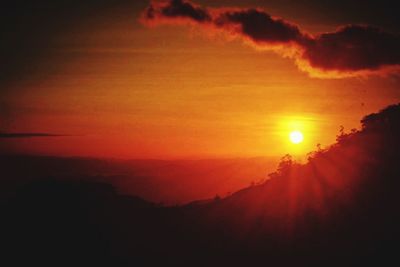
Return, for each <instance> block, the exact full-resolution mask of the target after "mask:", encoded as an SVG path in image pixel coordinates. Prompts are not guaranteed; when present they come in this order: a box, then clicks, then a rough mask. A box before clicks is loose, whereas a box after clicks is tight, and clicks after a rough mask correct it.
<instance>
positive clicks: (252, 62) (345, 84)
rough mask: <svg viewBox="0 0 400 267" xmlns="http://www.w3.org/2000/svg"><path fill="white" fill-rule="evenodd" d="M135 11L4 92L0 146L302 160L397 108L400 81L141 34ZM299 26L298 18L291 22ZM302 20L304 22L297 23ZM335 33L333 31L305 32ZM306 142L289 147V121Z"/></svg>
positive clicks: (64, 152)
mask: <svg viewBox="0 0 400 267" xmlns="http://www.w3.org/2000/svg"><path fill="white" fill-rule="evenodd" d="M138 14H139V10H138V11H137V12H136V13H134V14H132V13H130V12H128V11H126V10H124V11H120V13H119V15H118V16H115V14H113V13H112V12H110V14H108V13H107V14H105V15H104V14H102V16H98V17H94V18H92V19H88V20H84V21H81V22H79V25H77V27H74V28H71V29H69V30H68V31H66V32H65V33H64V34H63V35H61V36H59V37H57V39H55V40H54V41H53V42H54V43H53V46H54V47H55V48H56V49H55V52H54V53H53V52H52V53H50V54H48V55H46V56H45V57H44V58H43V59H42V60H41V62H40V64H38V68H37V69H34V70H32V71H31V73H30V74H29V75H27V76H26V78H25V79H23V80H19V81H16V82H14V83H12V84H10V85H8V86H9V88H8V89H9V90H6V91H4V92H2V93H1V94H0V102H1V103H2V105H4V106H5V107H7V114H6V115H5V116H3V117H2V118H1V119H2V121H0V127H1V128H0V129H1V130H2V131H7V132H49V133H57V134H65V135H71V136H65V137H48V138H27V139H4V140H0V150H2V151H3V152H6V153H9V152H12V153H34V154H50V155H61V156H72V155H78V156H99V157H122V158H205V157H247V156H280V155H284V154H285V153H292V154H305V153H307V152H309V151H311V150H313V149H315V146H316V144H317V143H321V144H322V145H323V146H327V145H329V144H332V143H333V142H334V141H335V136H336V134H337V133H338V132H339V127H340V125H343V126H344V127H345V130H350V129H351V128H358V127H359V120H360V119H361V118H362V116H363V115H366V114H368V113H371V112H375V111H377V110H379V109H381V108H383V107H385V106H386V105H388V104H392V103H395V102H398V101H399V100H400V90H398V87H399V84H400V78H399V77H398V76H395V75H390V76H386V77H379V76H370V77H362V78H359V77H356V78H346V79H316V78H310V77H309V76H308V75H307V74H306V73H304V72H301V71H299V70H298V68H297V67H296V65H295V64H294V63H293V61H292V60H290V59H285V58H282V57H281V56H279V55H277V54H274V53H272V52H265V51H264V52H263V51H256V50H254V49H251V48H249V47H248V46H247V45H245V44H243V43H242V42H241V41H240V40H232V41H227V40H225V39H224V38H221V37H218V36H207V35H206V34H203V33H202V32H201V31H198V30H196V29H193V28H188V27H184V26H178V27H176V26H161V27H156V28H151V29H149V28H147V27H145V26H143V25H141V24H140V23H139V22H138V21H137V17H138ZM290 19H293V20H296V18H290ZM297 22H299V23H301V18H299V19H297ZM302 26H304V28H307V29H310V30H313V29H315V30H331V29H334V28H335V27H336V25H327V24H324V23H322V22H321V23H320V24H318V25H306V24H305V25H302ZM293 122H296V123H298V124H300V125H301V126H300V127H303V128H304V129H302V130H303V133H304V138H305V141H304V142H303V143H302V144H300V145H297V146H295V145H293V144H290V143H289V141H288V138H287V136H288V134H289V132H290V127H291V126H290V125H291V123H293Z"/></svg>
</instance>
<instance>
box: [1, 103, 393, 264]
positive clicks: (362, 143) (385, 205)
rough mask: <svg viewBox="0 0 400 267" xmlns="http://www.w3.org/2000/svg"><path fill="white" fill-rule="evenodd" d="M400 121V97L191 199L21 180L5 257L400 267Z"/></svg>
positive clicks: (5, 228) (19, 260) (10, 208)
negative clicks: (236, 181)
mask: <svg viewBox="0 0 400 267" xmlns="http://www.w3.org/2000/svg"><path fill="white" fill-rule="evenodd" d="M399 122H400V105H399V104H397V105H392V106H389V107H387V108H385V109H384V110H382V111H380V112H378V113H376V114H371V115H368V116H366V117H364V118H363V119H362V121H361V124H362V128H361V130H359V131H352V132H351V133H344V132H343V131H342V132H341V133H340V134H339V135H338V136H337V142H336V143H335V144H334V145H332V146H330V147H329V148H326V149H320V148H319V149H318V150H317V151H315V152H313V153H310V154H309V158H308V162H307V163H305V164H299V163H296V162H295V161H294V160H293V159H292V158H291V157H290V156H285V157H284V158H282V160H281V162H280V164H279V166H278V169H277V170H276V172H274V173H271V174H270V175H269V179H267V180H266V181H265V182H263V183H261V184H257V185H253V186H250V187H247V188H244V189H242V190H240V191H238V192H236V193H233V194H231V195H229V196H227V197H219V196H216V197H215V198H214V199H210V200H204V201H195V202H192V203H189V204H187V205H181V206H161V205H157V204H154V203H151V202H148V201H146V200H143V199H141V198H139V197H133V196H126V195H122V194H120V193H118V192H117V191H116V190H115V189H114V188H113V186H111V185H109V184H107V183H99V182H97V183H95V182H88V181H82V180H79V179H75V180H68V179H49V178H43V179H34V180H31V181H30V182H29V183H24V184H21V185H15V186H14V187H13V190H12V191H8V192H7V194H3V195H2V198H1V210H2V219H1V224H0V226H1V232H0V236H1V237H2V238H1V242H2V244H3V247H5V249H3V250H2V252H3V255H4V257H2V258H3V259H4V260H5V261H7V262H10V264H9V265H12V264H14V265H17V266H18V265H19V266H20V265H23V264H26V263H27V262H28V263H30V264H32V263H34V264H35V265H36V264H39V265H52V266H59V265H68V266H71V265H78V266H81V265H89V266H96V265H101V266H259V265H263V266H385V265H389V264H390V266H396V265H398V264H399V263H400V262H399V259H398V257H397V253H398V249H397V246H398V241H399V237H400V227H399V225H400V209H399V207H398V203H400V194H399V189H400V179H399V178H400V164H399V163H400V155H399V154H400V152H399V151H400V149H399V148H400V144H399V143H400V141H399V136H400V124H399ZM9 188H10V187H9ZM9 265H7V266H9Z"/></svg>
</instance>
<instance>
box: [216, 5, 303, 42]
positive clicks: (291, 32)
mask: <svg viewBox="0 0 400 267" xmlns="http://www.w3.org/2000/svg"><path fill="white" fill-rule="evenodd" d="M215 24H216V25H217V27H224V26H226V25H230V24H237V25H240V26H241V27H240V31H241V33H242V34H243V35H245V36H247V37H249V38H250V39H252V40H253V41H255V42H271V43H274V42H279V43H283V42H291V41H297V40H298V39H301V38H302V34H301V32H300V30H299V29H298V27H296V26H295V25H292V24H290V23H287V22H286V21H284V20H282V19H273V18H272V17H271V16H270V15H269V14H267V13H265V12H264V11H261V10H257V9H247V10H236V11H227V12H222V13H221V14H220V15H219V16H218V17H217V18H216V19H215Z"/></svg>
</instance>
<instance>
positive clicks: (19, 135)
mask: <svg viewBox="0 0 400 267" xmlns="http://www.w3.org/2000/svg"><path fill="white" fill-rule="evenodd" d="M61 136H67V135H62V134H53V133H5V132H0V138H36V137H61Z"/></svg>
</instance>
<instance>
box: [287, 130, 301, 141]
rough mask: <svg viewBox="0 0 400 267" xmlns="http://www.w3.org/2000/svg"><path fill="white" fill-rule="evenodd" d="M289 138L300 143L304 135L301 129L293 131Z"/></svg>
mask: <svg viewBox="0 0 400 267" xmlns="http://www.w3.org/2000/svg"><path fill="white" fill-rule="evenodd" d="M289 139H290V141H291V142H292V143H293V144H299V143H301V142H303V139H304V136H303V133H302V132H300V131H292V132H290V134H289Z"/></svg>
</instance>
